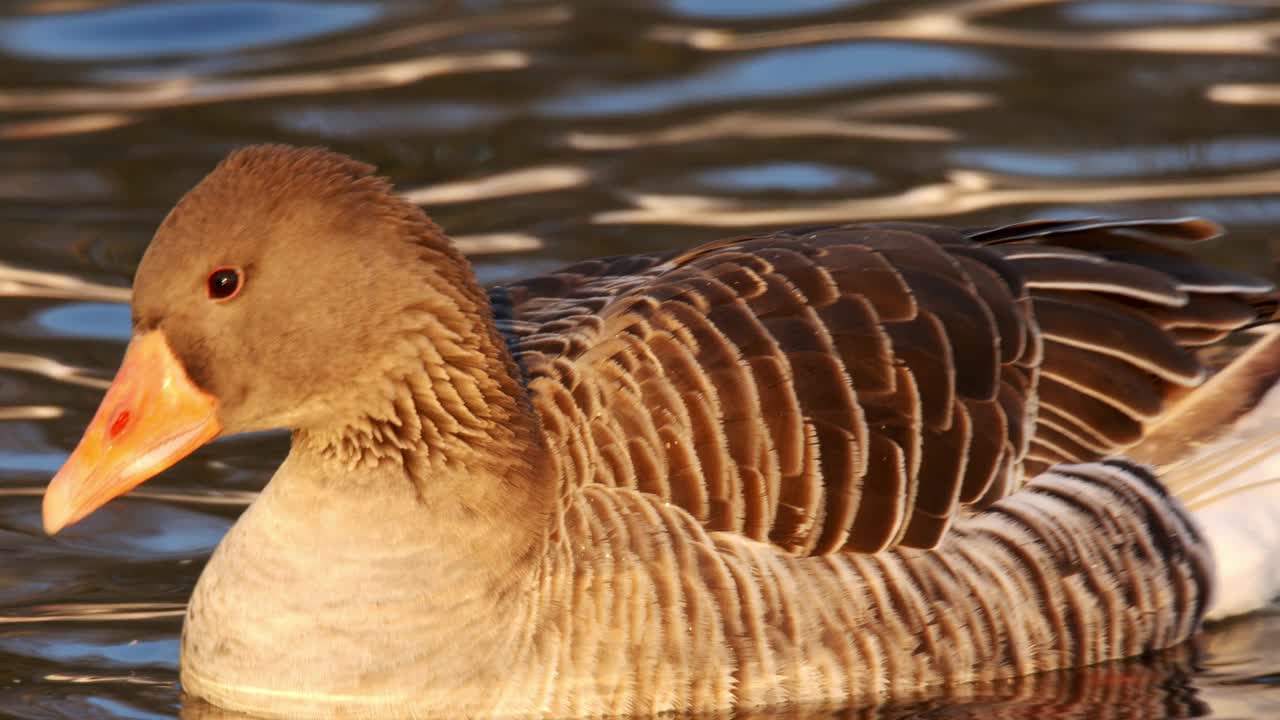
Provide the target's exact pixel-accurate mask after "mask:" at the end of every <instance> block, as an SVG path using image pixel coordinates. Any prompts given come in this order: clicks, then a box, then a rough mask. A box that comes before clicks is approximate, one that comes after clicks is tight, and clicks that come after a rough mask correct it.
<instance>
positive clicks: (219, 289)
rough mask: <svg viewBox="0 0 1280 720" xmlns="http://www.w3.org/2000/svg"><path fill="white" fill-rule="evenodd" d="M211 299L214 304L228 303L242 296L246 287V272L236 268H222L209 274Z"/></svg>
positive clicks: (208, 288)
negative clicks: (241, 292) (242, 289)
mask: <svg viewBox="0 0 1280 720" xmlns="http://www.w3.org/2000/svg"><path fill="white" fill-rule="evenodd" d="M207 285H208V287H207V290H208V291H209V299H210V300H212V301H214V302H226V301H227V300H230V299H231V298H233V297H235V296H236V295H239V294H240V288H242V287H244V271H243V270H241V269H240V268H234V267H220V268H218V269H217V270H214V271H213V272H211V273H209V282H208V283H207Z"/></svg>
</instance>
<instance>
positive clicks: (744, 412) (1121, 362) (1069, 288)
mask: <svg viewBox="0 0 1280 720" xmlns="http://www.w3.org/2000/svg"><path fill="white" fill-rule="evenodd" d="M1216 234H1217V228H1216V226H1214V225H1213V224H1212V223H1208V222H1206V221H1202V220H1194V219H1175V220H1143V221H1096V220H1083V221H1038V222H1030V223H1021V224H1016V225H1008V226H1002V227H997V228H985V229H977V230H967V231H960V230H954V229H950V228H945V227H941V226H935V225H926V224H919V223H877V224H852V225H841V226H834V227H823V228H806V229H798V230H791V231H781V232H772V233H767V234H760V235H749V236H744V237H736V238H730V239H725V240H721V241H717V242H712V243H708V244H705V245H702V246H699V247H695V248H693V249H691V250H688V251H684V252H677V253H671V254H666V255H651V256H627V257H618V258H603V259H599V260H592V261H587V262H584V263H579V264H577V265H573V266H570V267H568V268H565V269H564V270H562V271H560V272H557V273H553V274H550V275H546V276H541V277H536V278H532V279H529V280H525V281H522V282H518V283H514V284H511V285H506V286H502V287H498V288H494V289H493V290H491V292H490V297H491V300H492V303H493V306H494V308H495V316H496V318H497V321H498V326H499V330H500V332H502V333H503V334H504V335H505V336H506V338H507V341H508V343H509V345H510V347H511V348H512V350H513V353H514V355H515V357H516V358H517V361H518V363H519V364H520V366H521V368H522V369H523V371H524V373H525V376H526V381H527V383H528V387H529V389H530V391H531V395H532V398H533V403H534V405H535V407H536V408H537V410H538V413H539V415H540V418H541V420H542V424H543V429H544V432H545V434H546V437H547V441H548V443H549V444H550V446H551V448H552V451H553V452H552V453H551V455H552V456H553V458H555V459H556V462H557V463H558V464H559V466H558V468H557V473H558V475H559V477H560V478H561V481H562V482H563V483H564V484H565V488H566V489H569V488H576V487H581V486H583V485H588V484H600V485H606V486H614V487H627V488H633V489H636V490H639V491H642V492H646V493H650V494H653V495H656V496H657V497H659V498H661V499H662V500H664V501H666V502H670V503H673V504H675V505H678V506H679V507H681V508H683V509H685V510H687V511H688V512H689V513H690V514H691V515H692V516H693V517H695V518H696V519H697V520H698V521H699V522H700V523H701V524H702V525H703V526H704V527H705V528H706V529H707V530H710V531H726V532H733V533H737V534H740V535H743V536H745V537H747V538H750V539H754V540H762V541H767V542H770V543H772V544H774V545H776V546H778V547H780V548H783V549H785V550H787V551H789V552H792V553H795V554H823V553H830V552H833V551H840V550H850V551H860V552H876V551H880V550H884V549H886V548H890V547H894V546H904V547H914V548H928V547H933V546H936V545H937V544H938V543H939V541H940V540H941V539H942V538H943V536H944V535H945V533H946V530H947V528H948V527H949V526H950V524H951V523H952V521H953V520H954V518H955V517H956V516H957V514H958V513H959V512H961V511H962V509H963V508H966V507H984V506H986V505H989V504H990V503H992V502H994V501H995V500H997V499H999V498H1002V497H1004V496H1006V495H1008V494H1009V493H1010V492H1012V491H1013V490H1015V489H1017V488H1018V487H1020V486H1021V485H1022V484H1023V482H1024V479H1025V478H1028V477H1031V476H1034V475H1036V474H1038V473H1040V472H1041V471H1042V470H1044V469H1045V468H1047V467H1049V466H1051V465H1053V464H1056V463H1059V462H1082V461H1088V460H1092V459H1096V458H1099V457H1103V456H1106V455H1108V454H1111V453H1114V452H1116V451H1118V450H1122V449H1124V448H1126V447H1129V446H1132V445H1134V444H1135V443H1137V442H1139V441H1140V440H1141V439H1142V437H1143V434H1144V431H1145V429H1146V428H1147V427H1149V426H1150V425H1151V424H1152V423H1154V422H1156V421H1158V420H1159V419H1160V418H1161V417H1162V415H1163V414H1164V413H1165V412H1166V411H1167V410H1168V408H1169V407H1170V406H1171V405H1172V404H1173V401H1174V400H1175V399H1176V398H1177V397H1179V396H1180V395H1181V394H1182V393H1185V392H1186V391H1188V390H1189V389H1191V388H1193V387H1195V386H1196V385H1198V384H1199V383H1200V382H1202V381H1203V379H1204V377H1205V370H1204V368H1203V367H1202V365H1201V363H1200V361H1199V360H1198V359H1197V357H1196V355H1195V353H1194V348H1195V347H1196V346H1198V345H1203V344H1207V343H1211V342H1215V341H1216V340H1218V339H1221V338H1222V337H1223V336H1225V335H1226V334H1228V333H1230V332H1232V331H1233V330H1235V329H1237V328H1239V327H1241V326H1243V325H1245V324H1247V323H1250V322H1253V321H1254V320H1256V319H1257V318H1258V316H1259V312H1260V311H1259V310H1258V309H1257V307H1256V306H1257V304H1258V298H1259V296H1260V294H1261V293H1264V292H1266V291H1267V290H1268V289H1269V285H1268V284H1266V283H1264V282H1262V281H1259V280H1257V279H1255V278H1252V277H1250V276H1247V275H1244V274H1242V273H1236V272H1233V271H1229V270H1224V269H1220V268H1214V267H1210V266H1208V265H1205V264H1203V263H1200V262H1198V261H1196V260H1195V259H1194V258H1193V257H1192V256H1190V255H1189V254H1188V252H1187V248H1186V246H1187V244H1188V243H1190V242H1194V241H1197V240H1202V239H1205V238H1208V237H1211V236H1213V235H1216Z"/></svg>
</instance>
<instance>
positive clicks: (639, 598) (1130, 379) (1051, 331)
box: [44, 147, 1280, 718]
mask: <svg viewBox="0 0 1280 720" xmlns="http://www.w3.org/2000/svg"><path fill="white" fill-rule="evenodd" d="M372 171H373V170H372V168H371V167H369V166H367V165H363V164H360V163H357V162H355V161H352V160H350V159H348V158H346V157H343V156H340V155H337V154H333V153H330V152H326V151H322V150H314V149H312V150H297V149H290V148H284V147H253V148H248V149H245V150H241V151H238V152H236V153H234V154H233V155H231V156H230V157H229V158H227V159H226V160H225V161H224V162H223V163H222V164H220V165H219V166H218V167H217V168H216V169H215V170H214V171H213V172H212V173H211V174H210V175H209V176H208V177H207V178H206V179H205V180H204V181H203V182H201V183H200V184H199V185H198V186H197V187H196V188H195V189H193V190H192V191H191V192H190V193H189V194H188V195H187V196H186V197H185V198H184V199H183V200H182V201H181V202H180V203H179V204H178V205H177V207H176V208H175V209H174V210H173V212H172V213H170V215H169V216H168V218H166V219H165V221H164V223H163V224H162V225H161V226H160V228H159V230H158V231H157V233H156V237H155V239H154V241H153V242H152V244H151V246H150V248H149V249H148V251H147V253H146V256H145V257H144V258H143V260H142V263H141V265H140V266H139V268H138V273H137V277H136V283H135V289H134V300H133V326H134V338H133V341H132V343H131V344H130V346H129V349H128V351H127V353H126V356H125V360H124V364H123V366H122V367H121V369H120V372H119V374H118V376H117V378H116V381H115V383H114V384H113V385H112V387H111V389H110V390H109V391H108V392H107V395H106V398H105V399H104V400H103V403H102V406H101V408H100V409H99V410H98V413H97V415H95V417H94V419H93V421H92V423H91V425H90V427H89V429H88V430H87V431H86V433H85V436H84V439H83V440H82V441H81V443H80V445H79V446H78V447H77V448H76V450H75V452H74V454H73V455H72V456H71V458H70V459H69V460H68V461H67V464H66V465H65V466H64V467H63V469H62V470H61V471H60V472H59V473H58V475H57V476H56V477H55V478H54V479H53V481H52V482H51V484H50V486H49V489H48V492H47V494H46V496H45V504H44V521H45V527H46V529H47V530H48V531H49V532H51V533H52V532H57V531H58V530H59V529H61V528H62V527H64V526H66V525H67V524H69V523H72V522H75V521H77V520H79V519H80V518H82V517H84V516H85V515H86V514H88V513H89V512H91V511H93V510H94V509H95V508H97V507H99V506H101V505H102V504H103V503H105V502H107V501H108V500H110V499H111V498H113V497H115V496H117V495H120V494H121V493H123V492H125V491H127V490H128V489H130V488H132V487H134V486H135V485H137V484H138V483H140V482H142V481H144V480H146V479H147V478H148V477H150V476H152V475H154V474H155V473H157V472H159V471H161V470H163V469H164V468H166V467H168V466H169V465H171V464H173V463H174V462H176V461H177V460H178V459H180V458H181V457H183V456H185V455H186V454H187V453H189V452H190V451H192V450H193V449H195V448H196V447H198V446H199V445H201V444H203V443H205V442H207V441H209V440H210V439H212V438H214V437H216V436H219V435H225V434H231V433H238V432H244V431H250V430H261V429H267V428H289V429H291V430H292V431H293V442H292V450H291V452H290V454H289V456H288V458H287V459H286V460H285V462H284V464H283V465H282V466H281V467H280V469H279V470H278V471H277V473H276V475H275V476H274V478H273V479H272V480H271V482H270V483H269V484H268V485H267V487H266V488H265V489H264V490H263V492H262V494H261V496H260V497H259V498H258V499H257V501H256V502H255V503H254V504H253V505H252V506H251V507H250V508H249V509H248V510H247V511H246V512H245V513H244V515H243V516H242V517H241V518H240V520H239V522H238V523H237V524H236V525H235V527H234V528H233V529H232V530H231V532H230V533H229V534H228V535H227V537H226V538H225V539H224V541H223V542H222V544H221V545H220V546H219V547H218V549H217V551H216V552H215V553H214V555H213V557H212V558H211V560H210V561H209V564H208V566H207V567H206V569H205V571H204V574H203V575H202V577H201V579H200V582H199V584H198V585H197V587H196V589H195V593H194V596H193V597H192V600H191V603H190V606H189V608H188V613H187V620H186V625H185V628H184V631H183V641H182V682H183V686H184V688H185V690H186V691H187V692H189V693H191V694H194V695H196V696H199V697H202V698H205V699H207V700H209V701H211V702H213V703H214V704H217V705H221V706H224V707H228V708H231V709H235V710H241V711H246V712H250V713H254V714H258V715H265V716H272V717H289V718H299V717H387V718H427V717H432V718H434V717H442V718H443V717H449V718H453V717H472V716H476V717H479V716H538V717H542V716H559V717H574V716H601V715H618V714H630V713H635V714H650V713H657V712H667V711H679V712H722V711H732V710H741V709H747V708H762V707H771V706H781V705H787V704H799V703H871V702H879V701H883V700H886V699H890V698H894V699H898V698H905V697H913V696H916V695H918V694H920V693H923V692H927V691H928V690H929V689H930V688H932V687H937V686H940V685H949V686H954V685H958V684H961V683H967V682H989V681H993V680H998V679H1001V678H1008V677H1013V676H1019V675H1025V674H1028V673H1034V672H1037V671H1043V670H1050V669H1054V668H1063V667H1069V666H1076V665H1084V664H1089V663H1095V662H1098V661H1102V660H1107V659H1111V658H1119V657H1125V656H1129V655H1135V654H1140V653H1144V652H1148V651H1151V650H1155V649H1159V648H1166V647H1170V646H1173V645H1176V644H1178V643H1180V642H1181V641H1183V640H1184V639H1186V638H1187V637H1188V636H1189V635H1191V634H1192V633H1193V632H1195V630H1196V629H1197V628H1198V626H1199V624H1200V622H1201V619H1202V617H1203V616H1204V614H1205V612H1206V608H1207V607H1208V606H1209V604H1210V594H1209V593H1210V590H1211V589H1212V588H1213V586H1214V585H1215V584H1218V585H1224V583H1225V584H1226V585H1227V586H1229V585H1230V579H1229V578H1228V579H1224V578H1223V577H1221V572H1220V571H1215V566H1214V562H1213V556H1212V553H1211V545H1212V543H1214V542H1215V540H1214V538H1215V533H1221V532H1223V531H1222V530H1221V528H1223V527H1227V526H1231V527H1240V526H1241V523H1242V522H1248V521H1256V522H1262V523H1263V524H1266V523H1267V522H1270V523H1271V525H1273V526H1280V523H1275V522H1272V521H1274V519H1275V508H1280V496H1276V495H1274V494H1267V493H1268V490H1269V486H1265V485H1264V486H1263V487H1262V489H1261V490H1258V491H1257V492H1255V493H1252V495H1251V493H1249V492H1244V493H1240V494H1237V495H1233V496H1231V497H1230V498H1227V495H1226V493H1222V497H1223V498H1226V499H1220V500H1219V501H1217V502H1212V503H1206V505H1207V506H1208V507H1210V508H1221V507H1224V506H1229V505H1230V504H1231V502H1232V498H1238V497H1241V496H1245V497H1249V498H1250V502H1249V503H1248V504H1247V507H1245V506H1244V505H1241V504H1237V505H1236V506H1234V507H1235V509H1236V511H1237V512H1235V513H1234V514H1232V515H1231V516H1230V519H1229V520H1226V521H1222V522H1218V523H1217V524H1209V525H1206V524H1205V523H1201V522H1200V519H1199V517H1196V518H1193V517H1192V515H1191V514H1190V513H1189V512H1188V511H1187V510H1186V509H1184V507H1183V504H1182V503H1181V502H1180V501H1179V498H1181V499H1184V500H1186V499H1193V497H1195V496H1196V493H1198V492H1200V490H1199V489H1197V488H1200V489H1202V487H1201V486H1202V485H1204V483H1202V482H1199V481H1200V480H1203V479H1204V477H1203V476H1204V473H1209V475H1210V476H1214V475H1213V471H1211V470H1209V469H1207V468H1215V467H1217V468H1220V467H1222V465H1221V464H1220V463H1217V464H1215V462H1214V461H1215V459H1218V460H1220V459H1221V458H1223V457H1226V456H1228V455H1230V456H1231V457H1232V458H1234V459H1240V458H1244V459H1250V458H1254V459H1256V458H1263V457H1267V456H1270V455H1271V454H1273V453H1274V452H1275V447H1274V444H1275V443H1274V438H1272V435H1271V434H1268V433H1267V432H1266V428H1265V427H1263V429H1262V430H1258V428H1257V427H1255V428H1254V431H1253V432H1252V434H1250V433H1246V432H1241V433H1231V432H1223V431H1225V430H1229V429H1233V428H1239V427H1243V425H1242V423H1244V421H1243V420H1242V421H1239V422H1237V420H1238V418H1240V417H1241V416H1243V415H1244V414H1245V413H1246V411H1249V410H1251V409H1253V408H1254V407H1255V406H1256V405H1258V403H1259V402H1260V401H1261V400H1262V399H1263V397H1264V395H1265V392H1266V391H1267V390H1268V389H1269V388H1270V387H1271V385H1272V382H1273V380H1274V379H1275V377H1276V375H1277V372H1280V343H1278V342H1276V341H1274V340H1272V339H1271V338H1270V337H1268V338H1267V339H1264V340H1262V341H1260V342H1259V343H1257V344H1256V345H1255V346H1254V348H1253V349H1252V350H1250V351H1249V352H1246V353H1245V354H1244V355H1242V356H1241V357H1240V358H1239V359H1237V360H1235V361H1234V362H1232V363H1231V364H1229V365H1228V366H1227V367H1226V369H1224V370H1222V371H1221V372H1219V373H1218V374H1217V375H1216V376H1214V377H1213V379H1212V380H1209V381H1208V382H1207V383H1206V375H1207V372H1206V370H1205V367H1204V366H1203V365H1202V363H1201V362H1200V361H1199V360H1198V356H1197V354H1196V353H1195V352H1194V351H1193V348H1195V347H1198V346H1201V345H1205V344H1209V343H1214V342H1216V341H1218V340H1219V339H1221V338H1223V337H1224V336H1226V335H1227V334H1229V333H1231V332H1232V331H1234V330H1236V329H1238V328H1240V327H1242V326H1245V325H1248V324H1250V323H1254V322H1256V321H1258V320H1259V319H1261V318H1263V316H1264V315H1265V314H1266V313H1267V312H1268V311H1269V305H1268V301H1267V297H1266V296H1265V295H1264V293H1266V292H1268V291H1269V290H1270V286H1269V285H1268V284H1267V283H1265V282H1262V281H1259V280H1257V279H1255V278H1252V277H1249V276H1245V275H1242V274H1240V273H1236V272H1231V271H1227V270H1222V269H1218V268H1214V267H1210V266H1207V265H1204V264H1201V263H1199V262H1197V261H1195V260H1193V259H1191V258H1190V257H1189V256H1188V255H1187V254H1186V253H1185V251H1184V249H1183V245H1184V244H1186V243H1187V242H1188V241H1194V240H1199V239H1202V238H1205V237H1208V236H1210V235H1213V234H1215V232H1216V228H1215V227H1214V226H1213V225H1211V224H1210V223H1207V222H1204V221H1200V220H1193V219H1181V220H1143V221H1127V222H1100V221H1056V220H1055V221H1045V222H1032V223H1023V224H1019V225H1014V226H1009V227H1001V228H995V229H987V230H972V231H957V230H952V229H948V228H944V227H938V226H932V225H923V224H905V223H878V224H857V225H845V226H839V227H825V228H815V229H804V230H794V231H790V232H775V233H768V234H762V235H754V236H748V237H739V238H733V239H728V240H723V241H719V242H714V243H710V244H706V245H702V246H699V247H696V248H693V249H692V250H688V251H685V252H677V253H672V254H668V255H655V256H633V257H614V258H605V259H601V260H593V261H589V262H584V263H580V264H578V265H574V266H572V267H569V268H566V269H565V270H563V271H561V272H558V273H554V274H551V275H547V276H544V277H538V278H534V279H531V280H527V281H524V282H520V283H515V284H512V285H508V286H505V287H499V288H495V289H493V290H491V291H490V292H489V293H488V294H487V295H486V293H485V292H484V291H483V290H481V289H480V287H479V286H478V285H477V284H476V281H475V278H474V277H473V275H472V272H471V270H470V268H469V267H468V265H467V263H466V261H465V260H464V259H463V258H462V257H461V255H459V253H458V252H457V251H456V250H455V249H454V248H453V247H452V246H451V245H450V242H449V241H448V239H447V238H446V237H445V236H444V235H443V233H442V232H441V230H440V229H439V228H438V227H437V226H436V225H435V224H433V223H432V222H431V221H430V220H428V219H427V218H426V216H424V215H423V214H422V212H421V211H419V210H418V209H417V208H415V207H413V206H411V205H409V204H407V203H405V202H403V201H401V200H400V199H398V198H397V197H396V196H395V195H394V194H393V192H392V189H391V186H390V185H389V184H388V183H387V182H386V181H385V180H383V179H381V178H378V177H375V176H373V175H372ZM1206 419H1208V421H1207V422H1206ZM1264 425H1265V424H1264ZM1241 438H1243V439H1241ZM1202 441H1203V442H1208V443H1209V444H1208V446H1207V447H1208V449H1207V450H1203V451H1199V452H1201V454H1202V455H1203V454H1204V453H1209V455H1210V457H1209V458H1208V459H1207V460H1204V459H1199V460H1196V459H1192V460H1185V459H1184V458H1183V456H1185V455H1189V454H1191V450H1192V449H1193V448H1196V447H1198V444H1199V443H1201V442H1202ZM1210 441H1212V442H1210ZM1125 449H1129V450H1130V452H1132V453H1133V454H1134V455H1135V456H1136V457H1138V458H1139V459H1141V460H1143V461H1145V462H1150V463H1154V464H1157V465H1162V466H1168V465H1170V464H1172V463H1174V462H1175V461H1182V462H1183V465H1182V467H1183V468H1184V470H1183V472H1182V475H1181V477H1182V478H1183V479H1189V480H1190V481H1192V482H1180V483H1179V484H1178V485H1176V486H1174V485H1172V484H1162V482H1161V481H1160V480H1158V479H1157V478H1156V477H1155V476H1154V475H1153V474H1152V473H1151V472H1149V471H1148V470H1147V469H1146V468H1145V467H1144V466H1141V465H1138V464H1136V463H1135V462H1132V461H1129V460H1122V459H1109V460H1101V459H1102V458H1106V457H1111V456H1114V455H1115V454H1116V453H1117V452H1119V451H1123V450H1125ZM1188 463H1190V464H1188ZM1197 463H1199V464H1197ZM1187 468H1191V470H1187ZM1247 475H1248V472H1247V471H1245V470H1243V469H1241V468H1240V467H1236V468H1235V470H1233V471H1232V472H1230V473H1227V472H1226V471H1218V472H1217V476H1221V477H1222V478H1227V479H1229V480H1231V481H1233V482H1235V481H1238V480H1239V478H1240V477H1243V476H1247ZM1228 476H1230V477H1228ZM1175 477H1178V476H1176V475H1175ZM1219 479H1221V478H1219ZM1211 484H1213V485H1218V484H1219V481H1218V480H1214V481H1213V483H1211ZM1241 487H1243V488H1244V489H1245V490H1249V489H1250V487H1251V486H1249V485H1247V484H1245V485H1242V486H1241ZM1171 489H1172V492H1171V491H1170V490H1171ZM1259 498H1262V499H1263V500H1265V502H1259ZM1197 513H1199V511H1197ZM1259 513H1264V514H1262V515H1259ZM1266 513H1271V514H1266ZM1246 516H1247V517H1246ZM1215 528H1218V529H1215ZM1206 535H1207V537H1206ZM1277 545H1280V542H1278V543H1277ZM1217 551H1218V554H1219V555H1221V554H1222V552H1223V550H1222V548H1217ZM1215 573H1216V574H1215ZM1256 574H1257V573H1256V572H1255V575H1256ZM1272 574H1273V575H1275V574H1276V573H1274V572H1273V573H1272ZM1254 584H1255V585H1257V587H1254V588H1251V589H1250V590H1249V591H1248V592H1247V593H1244V594H1243V595H1242V594H1241V593H1235V594H1231V593H1228V595H1230V596H1231V597H1232V600H1231V602H1232V603H1234V604H1232V605H1231V608H1230V609H1231V610H1232V611H1244V610H1248V609H1251V608H1254V607H1257V606H1259V605H1260V604H1262V603H1263V602H1265V601H1266V600H1267V599H1268V597H1269V596H1270V594H1271V593H1272V592H1273V591H1275V590H1276V589H1277V587H1276V584H1275V582H1274V577H1273V578H1271V579H1270V580H1267V579H1266V578H1265V577H1264V580H1263V581H1262V582H1258V583H1254Z"/></svg>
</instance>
